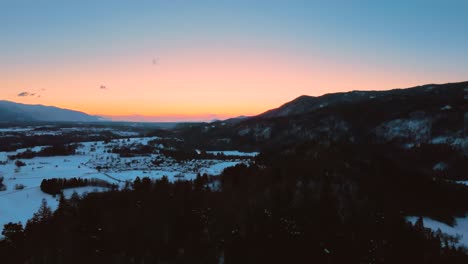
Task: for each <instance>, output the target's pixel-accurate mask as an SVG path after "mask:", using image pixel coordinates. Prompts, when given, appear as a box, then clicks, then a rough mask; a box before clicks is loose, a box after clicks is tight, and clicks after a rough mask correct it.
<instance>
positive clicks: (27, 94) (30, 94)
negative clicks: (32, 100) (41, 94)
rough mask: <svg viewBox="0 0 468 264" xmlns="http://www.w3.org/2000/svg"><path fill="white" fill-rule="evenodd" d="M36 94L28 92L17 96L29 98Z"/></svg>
mask: <svg viewBox="0 0 468 264" xmlns="http://www.w3.org/2000/svg"><path fill="white" fill-rule="evenodd" d="M35 95H36V93H30V92H21V93H19V94H18V96H19V97H29V96H35Z"/></svg>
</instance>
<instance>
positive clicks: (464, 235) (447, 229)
mask: <svg viewBox="0 0 468 264" xmlns="http://www.w3.org/2000/svg"><path fill="white" fill-rule="evenodd" d="M406 219H407V220H408V221H409V222H410V223H412V224H414V223H416V221H417V220H418V217H416V216H409V217H407V218H406ZM455 221H456V224H455V225H454V226H453V227H451V226H449V225H447V224H444V223H442V222H439V221H436V220H434V219H431V218H429V217H423V222H424V227H426V228H430V229H431V230H432V231H437V230H438V229H440V231H442V233H445V234H448V235H451V236H460V241H459V242H458V245H460V246H464V247H468V217H457V218H455Z"/></svg>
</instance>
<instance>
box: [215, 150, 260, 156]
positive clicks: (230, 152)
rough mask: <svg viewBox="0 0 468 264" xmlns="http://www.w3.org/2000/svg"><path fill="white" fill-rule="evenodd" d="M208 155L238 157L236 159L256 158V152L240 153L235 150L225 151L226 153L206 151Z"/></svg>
mask: <svg viewBox="0 0 468 264" xmlns="http://www.w3.org/2000/svg"><path fill="white" fill-rule="evenodd" d="M206 153H209V154H214V155H217V154H224V155H225V156H238V157H255V156H258V154H259V153H258V152H240V151H237V150H226V151H207V152H206Z"/></svg>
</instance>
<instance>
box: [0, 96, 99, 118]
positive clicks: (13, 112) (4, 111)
mask: <svg viewBox="0 0 468 264" xmlns="http://www.w3.org/2000/svg"><path fill="white" fill-rule="evenodd" d="M0 120H1V122H37V121H45V122H97V121H102V118H100V117H97V116H91V115H88V114H85V113H83V112H78V111H73V110H68V109H62V108H58V107H53V106H44V105H28V104H20V103H14V102H10V101H0Z"/></svg>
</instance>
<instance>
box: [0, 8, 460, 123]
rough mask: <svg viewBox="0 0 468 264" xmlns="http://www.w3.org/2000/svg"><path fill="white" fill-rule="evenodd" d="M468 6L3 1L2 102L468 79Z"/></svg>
mask: <svg viewBox="0 0 468 264" xmlns="http://www.w3.org/2000/svg"><path fill="white" fill-rule="evenodd" d="M467 11H468V1H465V0H460V1H452V0H446V1H432V0H425V1H419V0H414V1H412V0H406V1H400V0H394V1H375V0H374V1H370V0H369V1H367V0H363V1H351V0H349V1H346V0H342V1H334V0H323V1H319V0H317V1H314V0H305V1H299V0H297V1H295V0H285V1H279V0H278V1H275V0H268V1H266V0H265V1H263V0H258V1H254V0H249V1H246V0H232V1H228V0H224V1H223V0H217V1H214V0H213V1H203V0H198V1H192V0H191V1H181V0H166V1H163V0H160V1H158V0H152V1H149V0H148V1H145V0H131V1H130V0H128V1H121V0H100V1H95V0H92V1H91V0H80V1H74V0H73V1H71V0H29V1H26V0H0V100H9V101H14V102H20V103H27V104H43V105H53V106H57V107H62V108H69V109H74V110H79V111H83V112H86V113H89V114H93V115H101V116H106V117H109V118H112V119H116V120H132V121H180V120H187V121H191V120H192V121H195V120H210V119H223V118H228V117H235V116H240V115H256V114H259V113H262V112H264V111H266V110H268V109H271V108H275V107H278V106H279V105H281V104H283V103H285V102H287V101H290V100H292V99H294V98H296V97H298V96H300V95H312V96H319V95H322V94H326V93H334V92H343V91H350V90H386V89H392V88H405V87H411V86H416V85H422V84H428V83H447V82H458V81H466V80H468V48H467V47H468V16H467V15H466V12H467Z"/></svg>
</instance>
